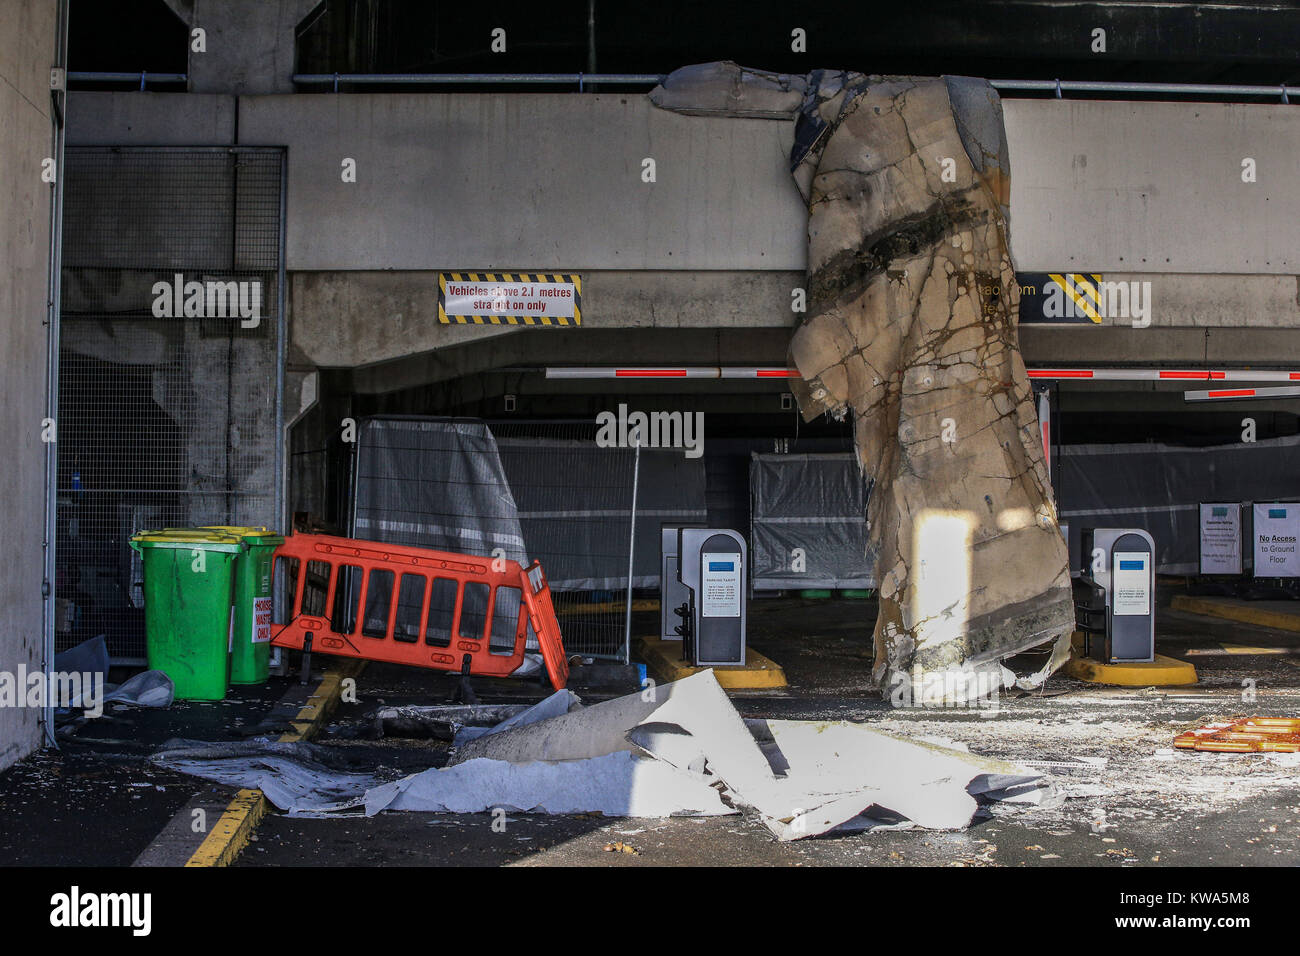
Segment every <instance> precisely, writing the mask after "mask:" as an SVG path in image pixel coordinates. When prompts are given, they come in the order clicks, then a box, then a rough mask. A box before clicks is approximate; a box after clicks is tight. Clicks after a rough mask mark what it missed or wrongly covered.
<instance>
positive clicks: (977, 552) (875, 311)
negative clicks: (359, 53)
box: [790, 74, 1074, 701]
mask: <svg viewBox="0 0 1300 956" xmlns="http://www.w3.org/2000/svg"><path fill="white" fill-rule="evenodd" d="M826 79H827V78H826V77H825V76H823V75H819V74H814V75H813V76H812V77H810V84H809V91H808V94H807V97H806V99H805V105H804V109H803V112H802V114H801V117H800V124H805V125H806V126H812V127H814V128H817V127H821V126H824V128H823V129H821V130H820V132H819V133H818V134H817V136H816V137H815V139H814V137H813V136H811V135H804V136H801V135H800V132H799V131H798V130H797V131H796V142H812V144H813V145H812V147H811V148H810V149H808V150H807V152H806V153H805V154H804V155H802V156H798V155H796V157H795V158H796V161H797V162H796V165H795V169H794V174H795V178H796V181H798V182H799V183H800V185H801V188H802V189H803V190H804V193H805V198H806V199H807V202H808V208H809V223H808V303H809V308H808V313H807V315H806V316H805V318H804V320H803V322H802V323H801V324H800V326H799V328H798V329H797V331H796V332H795V335H794V338H793V340H792V342H791V348H790V354H791V359H792V361H793V362H794V364H795V365H796V367H797V368H798V369H799V371H800V373H801V375H802V377H803V381H802V383H801V384H800V385H799V386H797V387H796V396H797V397H798V399H799V403H800V408H801V409H802V411H803V414H804V417H805V418H807V419H811V418H813V417H815V416H817V415H820V414H824V413H829V414H831V415H834V416H837V417H838V416H843V415H845V414H851V415H852V416H853V421H854V434H855V439H856V445H857V451H858V456H859V460H860V462H861V465H862V468H863V470H864V472H865V473H866V475H867V476H868V477H869V478H870V479H871V480H872V482H873V489H872V494H871V496H870V500H869V502H868V513H867V521H868V537H869V544H870V547H871V548H872V549H873V551H874V552H875V553H876V555H877V558H876V576H877V580H878V581H879V582H880V615H879V617H878V619H877V623H876V629H875V645H876V654H875V661H876V664H875V670H874V678H875V680H876V681H877V683H878V685H879V686H880V688H881V690H882V692H883V693H884V694H885V696H890V694H891V693H896V692H897V690H898V689H899V688H900V687H903V686H906V688H907V690H908V692H909V693H910V695H911V696H910V699H911V700H913V701H916V700H918V699H919V700H926V701H954V700H961V699H967V698H970V697H973V696H986V695H988V694H989V693H990V692H994V693H995V692H996V690H997V688H1000V687H1001V686H1002V685H1003V683H1004V682H1005V681H1007V680H1010V679H1011V677H1010V674H1009V672H1008V671H1006V670H1005V668H1003V667H1002V665H1001V663H1000V662H1001V660H1002V659H1003V658H1005V657H1008V656H1010V655H1012V654H1015V653H1017V652H1019V651H1022V650H1024V649H1026V648H1029V647H1032V646H1035V645H1038V644H1042V643H1045V642H1047V641H1050V640H1052V639H1054V638H1057V637H1059V636H1061V635H1064V634H1068V632H1069V631H1070V630H1071V629H1072V628H1073V626H1074V609H1073V601H1072V597H1071V593H1070V584H1069V575H1068V571H1067V563H1068V558H1067V555H1066V549H1065V544H1064V542H1063V540H1062V538H1061V535H1060V531H1059V528H1058V525H1057V517H1056V512H1055V508H1054V506H1053V504H1052V501H1051V497H1050V494H1049V491H1048V488H1049V485H1048V478H1047V472H1046V467H1045V463H1044V460H1043V450H1042V443H1041V439H1040V437H1039V430H1038V419H1037V414H1036V411H1035V408H1034V403H1033V397H1032V391H1031V389H1030V384H1029V379H1028V376H1027V375H1026V373H1025V367H1024V362H1023V360H1022V359H1021V357H1020V350H1019V342H1018V336H1017V328H1016V314H1017V307H1018V295H1019V292H1018V286H1017V284H1016V282H1015V270H1014V266H1013V264H1012V261H1011V254H1010V245H1009V240H1008V222H1007V204H1008V200H1009V195H1010V173H1009V163H1008V159H1007V150H1006V142H1005V135H1004V133H1003V131H1002V119H1001V104H1000V101H999V100H998V97H997V94H996V93H995V92H994V91H993V90H992V88H991V87H989V86H988V84H987V83H985V82H983V81H978V80H968V79H962V78H946V79H923V78H900V77H884V78H882V77H865V76H862V75H860V74H837V75H835V76H834V77H833V78H831V81H829V82H827V81H826ZM819 81H820V82H819ZM796 148H798V147H796Z"/></svg>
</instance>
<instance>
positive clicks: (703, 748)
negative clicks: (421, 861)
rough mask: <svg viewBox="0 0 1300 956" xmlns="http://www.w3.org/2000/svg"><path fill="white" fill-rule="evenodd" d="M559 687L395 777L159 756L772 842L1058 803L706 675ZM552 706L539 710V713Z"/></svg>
mask: <svg viewBox="0 0 1300 956" xmlns="http://www.w3.org/2000/svg"><path fill="white" fill-rule="evenodd" d="M564 694H566V692H564V691H561V692H559V694H557V695H554V696H553V697H552V698H549V699H548V701H543V702H542V704H539V705H538V706H537V707H535V708H531V710H532V713H531V714H530V715H527V716H526V715H525V714H519V715H516V716H515V717H513V718H511V720H512V721H513V725H512V726H511V727H509V728H508V729H503V728H497V729H498V730H499V732H496V733H492V734H490V735H487V736H483V737H480V738H479V739H476V740H471V741H468V742H467V743H465V744H464V745H463V746H461V747H460V748H459V749H458V750H457V751H456V753H455V754H454V756H453V758H452V760H451V762H450V763H449V764H448V765H447V766H446V767H442V768H431V769H428V770H424V771H421V772H419V773H414V774H409V775H407V776H405V777H402V778H401V779H396V780H383V781H381V780H378V779H377V778H376V777H374V775H368V774H364V773H362V774H358V773H354V772H347V771H346V770H343V769H341V768H340V767H339V766H338V765H337V758H333V759H334V760H335V763H334V765H331V764H330V762H329V761H330V759H331V758H330V757H329V756H328V755H327V751H328V750H329V749H330V748H326V747H319V746H313V745H308V744H296V745H295V744H258V743H256V742H249V743H247V744H222V745H216V746H214V747H207V748H204V747H193V746H187V745H183V744H178V745H176V746H173V747H171V748H169V749H165V750H164V751H162V752H160V753H159V754H157V755H155V757H154V758H153V759H154V761H155V762H156V763H159V764H160V765H162V766H167V767H170V768H172V769H175V770H179V771H182V772H186V773H193V774H196V775H198V776H202V777H204V778H206V779H210V780H217V781H219V782H222V783H227V784H231V785H234V786H241V787H257V788H260V789H262V790H263V792H265V793H266V795H267V798H268V799H270V800H271V802H272V803H274V804H275V805H276V806H277V807H279V808H280V809H282V810H286V811H288V812H289V813H290V814H291V815H295V816H314V817H328V816H340V815H341V816H356V815H360V814H364V815H365V816H373V815H374V814H376V813H379V812H381V811H384V810H414V811H423V812H451V813H480V812H485V811H490V810H494V809H498V808H502V809H505V810H507V811H514V812H525V813H551V814H558V813H600V814H603V815H606V816H613V817H665V816H674V815H692V816H709V815H717V814H727V813H735V812H737V811H741V810H745V811H749V812H752V813H754V814H756V815H757V816H758V818H759V819H760V820H762V822H763V823H764V824H765V825H766V826H767V827H768V829H769V830H770V831H771V832H772V833H773V835H774V836H775V837H776V838H777V839H779V840H783V841H784V840H797V839H802V838H804V837H810V836H817V835H819V834H823V833H827V832H829V831H832V830H836V829H839V828H845V829H850V830H861V829H872V828H876V827H898V826H908V825H910V826H918V827H925V828H932V829H943V830H951V829H961V828H963V827H965V826H967V825H969V824H970V822H971V821H972V819H973V818H974V817H975V816H976V814H977V813H980V812H999V813H1005V812H1008V811H1010V810H1013V809H1016V808H1024V807H1029V806H1036V805H1044V804H1046V803H1049V802H1053V801H1055V800H1057V799H1058V798H1057V797H1056V795H1055V793H1054V791H1053V789H1052V787H1051V785H1050V784H1049V783H1048V781H1047V780H1046V778H1044V777H1043V776H1042V775H1041V774H1040V773H1038V772H1037V771H1033V770H1029V769H1026V768H1024V767H1020V766H1017V765H1015V764H1012V763H1008V762H1006V761H1001V760H995V759H990V758H986V757H980V756H976V755H973V754H970V753H967V752H965V751H962V750H958V749H955V748H952V747H947V746H943V745H941V744H938V743H934V742H930V741H916V740H908V739H904V738H901V737H898V736H894V735H891V734H886V733H883V732H881V731H877V730H874V729H872V728H871V727H869V726H867V725H865V724H854V723H849V722H847V721H789V720H762V721H752V720H751V721H745V720H744V719H742V718H741V716H740V714H739V713H737V711H736V709H735V707H734V706H733V705H732V703H731V701H730V700H729V699H728V697H727V695H726V693H725V692H724V691H723V690H722V688H721V687H720V686H719V685H718V682H717V680H716V678H715V677H714V676H713V672H712V671H711V670H706V671H702V672H700V673H698V674H695V675H692V676H691V677H688V678H686V679H684V680H680V681H676V682H673V683H670V684H664V685H659V686H655V687H649V688H647V689H646V690H645V691H644V692H641V693H636V694H629V695H627V696H625V697H618V698H615V699H613V700H609V701H605V702H602V703H599V704H595V705H593V706H590V707H576V706H572V704H573V701H572V700H570V699H569V698H567V697H564V696H562V695H564ZM548 715H550V716H548Z"/></svg>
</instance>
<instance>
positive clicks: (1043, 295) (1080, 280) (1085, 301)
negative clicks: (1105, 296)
mask: <svg viewBox="0 0 1300 956" xmlns="http://www.w3.org/2000/svg"><path fill="white" fill-rule="evenodd" d="M1016 281H1017V283H1018V284H1019V286H1020V321H1021V322H1028V323H1043V324H1049V325H1051V324H1061V323H1084V324H1087V323H1092V324H1093V325H1101V324H1102V319H1103V318H1104V317H1105V315H1106V312H1105V305H1104V304H1103V302H1102V300H1101V295H1102V290H1101V284H1102V278H1101V273H1099V272H1089V273H1083V272H1020V273H1017V274H1016Z"/></svg>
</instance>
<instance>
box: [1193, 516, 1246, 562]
mask: <svg viewBox="0 0 1300 956" xmlns="http://www.w3.org/2000/svg"><path fill="white" fill-rule="evenodd" d="M1240 573H1241V505H1239V504H1237V503H1236V502H1231V503H1220V504H1214V503H1209V504H1206V503H1205V502H1202V503H1201V574H1240Z"/></svg>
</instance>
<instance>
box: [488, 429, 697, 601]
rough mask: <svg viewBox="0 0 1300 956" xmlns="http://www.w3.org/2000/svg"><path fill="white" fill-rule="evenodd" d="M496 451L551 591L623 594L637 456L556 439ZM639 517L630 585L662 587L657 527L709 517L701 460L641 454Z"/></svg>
mask: <svg viewBox="0 0 1300 956" xmlns="http://www.w3.org/2000/svg"><path fill="white" fill-rule="evenodd" d="M497 447H498V448H499V450H500V454H501V461H502V463H503V464H504V466H505V473H506V477H507V479H508V480H509V482H510V488H511V491H512V492H513V493H514V499H515V501H516V503H517V504H518V505H519V524H520V526H521V527H522V529H523V536H524V542H525V544H526V546H527V549H528V555H529V558H536V559H537V560H539V561H541V562H542V567H544V568H545V569H546V579H547V581H548V582H549V583H550V586H551V588H552V590H559V591H597V590H619V589H622V588H626V587H627V546H628V535H629V532H630V530H631V525H630V518H631V509H632V465H633V460H634V455H635V450H634V449H630V448H601V447H600V446H598V445H597V444H596V443H595V442H594V441H581V440H561V439H553V438H499V439H498V440H497ZM611 475H615V476H617V483H616V484H614V483H611V482H610V481H609V476H611ZM636 511H637V523H636V554H635V556H634V558H633V565H632V586H633V587H638V588H652V587H657V586H658V585H659V525H660V522H664V521H703V520H704V519H705V516H706V515H707V511H706V510H705V504H704V459H703V458H687V457H685V455H683V454H682V452H681V451H680V450H677V451H673V450H667V449H648V448H642V449H641V464H640V481H639V482H638V487H637V508H636Z"/></svg>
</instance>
